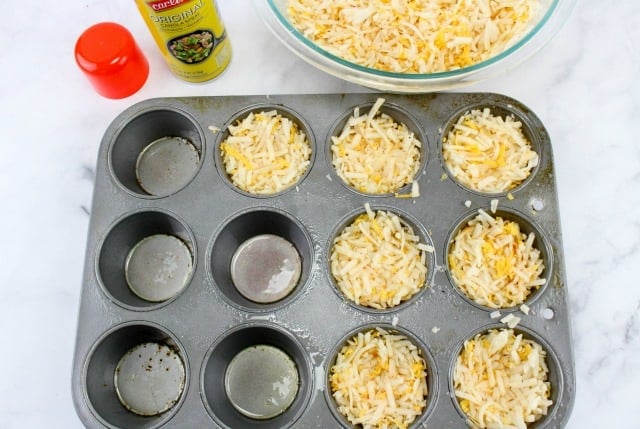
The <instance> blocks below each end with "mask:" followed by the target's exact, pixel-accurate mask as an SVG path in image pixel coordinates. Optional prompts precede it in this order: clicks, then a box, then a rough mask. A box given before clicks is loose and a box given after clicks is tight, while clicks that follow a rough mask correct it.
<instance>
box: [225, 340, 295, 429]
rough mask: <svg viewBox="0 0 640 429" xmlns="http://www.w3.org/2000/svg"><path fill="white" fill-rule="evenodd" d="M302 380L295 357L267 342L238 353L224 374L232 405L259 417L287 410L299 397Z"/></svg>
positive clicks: (251, 415)
mask: <svg viewBox="0 0 640 429" xmlns="http://www.w3.org/2000/svg"><path fill="white" fill-rule="evenodd" d="M299 382H300V381H299V376H298V369H297V368H296V364H295V362H294V361H293V359H291V358H290V357H289V356H288V355H287V354H286V353H285V352H283V351H282V350H280V349H279V348H277V347H273V346H270V345H266V344H258V345H255V346H249V347H247V348H246V349H244V350H242V351H241V352H240V353H238V354H237V355H235V356H234V358H233V359H231V362H229V366H227V371H226V372H225V376H224V387H225V392H226V393H227V398H229V402H230V403H231V405H233V407H234V408H235V409H236V410H238V411H239V412H240V413H241V414H244V415H245V416H247V417H250V418H253V419H258V420H264V419H271V418H273V417H276V416H278V415H280V414H282V413H284V412H285V411H286V410H287V408H289V406H290V405H291V404H292V403H293V401H294V400H295V399H296V396H297V394H298V387H299Z"/></svg>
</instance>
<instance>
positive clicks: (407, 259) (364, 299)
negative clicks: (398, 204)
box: [330, 204, 432, 309]
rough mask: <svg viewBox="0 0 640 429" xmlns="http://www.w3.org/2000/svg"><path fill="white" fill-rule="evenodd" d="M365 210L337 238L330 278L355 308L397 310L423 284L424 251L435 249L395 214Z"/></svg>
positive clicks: (424, 280) (424, 273)
mask: <svg viewBox="0 0 640 429" xmlns="http://www.w3.org/2000/svg"><path fill="white" fill-rule="evenodd" d="M366 208H367V213H365V214H362V215H360V216H358V217H357V218H356V219H355V220H354V221H353V223H351V224H350V225H348V226H347V227H346V228H344V230H343V231H342V232H341V233H340V235H338V237H336V239H335V240H334V242H333V247H332V249H331V259H330V262H331V274H332V275H333V277H334V279H335V280H336V284H337V285H338V288H339V289H340V290H341V291H342V293H344V295H345V296H346V297H347V298H348V299H350V300H352V301H353V302H355V303H356V304H359V305H363V306H367V307H372V308H376V309H384V308H390V307H394V306H396V305H398V304H400V303H401V302H402V301H405V300H407V299H409V298H411V297H412V296H413V295H415V294H416V293H417V292H418V291H419V290H420V289H421V288H422V287H424V286H425V283H426V275H427V265H426V253H425V252H427V251H432V248H431V247H430V246H428V245H426V244H424V243H420V242H419V241H420V237H418V236H417V235H415V234H414V233H413V231H412V229H411V228H410V227H409V226H408V225H404V224H402V223H401V221H400V218H399V217H398V216H396V215H395V214H393V213H390V212H386V211H382V210H379V211H377V212H376V213H374V212H373V211H372V210H371V209H370V208H369V206H368V204H367V206H366Z"/></svg>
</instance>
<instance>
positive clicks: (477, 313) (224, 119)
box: [72, 93, 575, 428]
mask: <svg viewBox="0 0 640 429" xmlns="http://www.w3.org/2000/svg"><path fill="white" fill-rule="evenodd" d="M380 96H381V97H384V98H385V99H386V102H385V109H389V112H391V113H392V112H393V111H394V110H396V111H399V112H401V115H403V117H404V119H406V120H410V121H411V122H412V125H411V126H412V127H414V128H417V129H415V130H414V132H416V134H418V136H419V138H421V139H422V141H423V143H424V148H423V151H422V160H421V162H422V167H421V169H420V171H419V176H418V178H417V180H418V183H419V186H420V197H418V198H413V199H412V198H402V199H401V198H396V197H394V196H392V195H386V196H369V195H365V194H362V193H359V192H355V191H353V190H351V189H349V188H348V187H347V186H346V185H344V184H343V183H342V181H341V180H340V178H339V177H338V176H337V175H336V173H335V171H334V169H333V167H332V166H331V161H330V159H327V157H328V156H330V152H329V151H328V150H327V145H328V144H329V143H328V141H329V138H330V135H331V134H332V132H333V130H334V129H335V128H336V127H338V126H340V121H342V120H344V115H345V114H347V113H348V112H351V111H352V110H353V107H354V106H359V105H360V106H363V105H365V106H366V105H371V104H372V103H373V102H374V101H375V100H376V98H378V97H380ZM478 107H489V108H491V109H492V112H494V113H501V114H513V115H515V116H516V118H518V119H519V120H521V121H522V122H523V126H524V130H525V133H526V134H527V135H528V137H529V138H530V140H531V141H532V145H533V148H534V149H535V150H536V151H537V152H538V154H539V155H540V163H539V165H538V167H537V168H536V169H535V170H534V171H533V173H532V175H531V177H530V178H529V179H527V180H526V181H525V183H523V184H522V185H520V186H518V187H517V188H516V189H514V190H512V191H511V192H510V195H507V193H503V194H497V195H486V194H481V193H478V192H473V191H469V190H467V189H465V188H464V187H463V186H461V185H459V184H457V183H456V182H455V180H453V179H452V177H450V176H449V174H448V172H447V170H446V168H445V167H444V163H443V159H442V155H441V140H442V135H443V134H444V133H446V132H447V128H448V127H449V126H450V124H451V123H452V122H453V121H454V120H455V119H456V118H457V117H458V116H459V115H460V114H462V113H464V112H466V111H468V110H470V109H472V108H478ZM274 108H275V109H282V110H283V115H285V116H288V117H292V118H294V119H295V118H300V119H299V121H300V123H301V125H302V128H304V129H307V130H308V133H309V138H310V142H311V146H312V149H313V156H312V161H313V163H312V165H311V167H310V170H309V171H308V173H307V174H306V175H304V176H303V178H302V179H301V180H300V182H298V183H297V184H296V185H295V186H294V187H292V188H290V189H289V190H287V191H285V192H281V193H279V194H277V195H275V196H271V197H264V196H260V197H257V196H251V195H248V194H247V193H245V192H241V191H239V190H237V189H235V188H234V187H233V185H232V184H231V182H230V181H229V180H228V179H227V178H226V177H225V173H224V170H223V169H222V168H221V166H220V165H219V162H220V157H219V155H218V151H219V145H220V142H221V139H222V137H223V136H224V134H225V128H226V125H227V124H228V123H229V121H231V119H232V118H234V117H236V115H237V114H238V113H239V112H248V111H255V110H256V109H263V110H266V109H274ZM361 111H362V110H361ZM399 120H403V119H399ZM210 126H213V127H217V128H219V131H217V130H216V129H215V128H214V129H213V131H212V130H211V129H210ZM167 136H172V137H183V138H186V139H188V140H189V141H190V142H191V143H192V144H193V146H194V147H195V148H196V149H197V150H198V152H199V155H200V161H199V163H200V164H199V167H198V169H197V172H196V174H195V175H194V177H193V179H192V180H191V181H189V182H188V184H187V185H186V186H185V187H184V188H182V189H180V190H179V191H177V192H175V193H173V194H171V195H168V196H164V197H155V196H151V195H148V194H146V193H145V192H144V190H143V189H142V188H141V187H140V185H139V184H138V183H137V182H136V175H135V166H136V159H137V157H138V154H139V153H140V152H141V151H142V150H143V149H144V148H145V147H146V146H147V145H148V144H149V143H151V142H153V141H155V140H157V139H160V138H163V137H167ZM554 180H555V174H554V170H553V155H552V149H551V140H550V137H549V135H548V133H547V131H546V129H545V127H544V125H543V124H542V123H541V122H540V120H539V119H538V117H537V116H536V115H535V114H534V113H533V112H532V111H531V110H530V109H528V108H527V107H526V106H524V105H522V104H521V103H519V102H518V101H516V100H514V99H511V98H508V97H505V96H502V95H498V94H490V93H450V94H449V93H443V94H428V95H392V94H329V95H271V96H265V95H259V96H225V97H196V98H161V99H151V100H147V101H143V102H141V103H138V104H136V105H134V106H131V107H130V108H128V109H127V110H125V111H124V112H122V113H121V114H120V115H119V116H118V117H117V118H116V119H115V120H114V121H113V123H112V124H111V125H110V126H109V128H108V129H107V131H106V133H105V134H104V137H103V140H102V145H101V147H100V151H99V155H98V161H97V171H96V182H95V190H94V199H93V207H92V211H91V220H90V226H89V233H88V240H87V251H86V261H85V269H84V277H83V287H82V297H81V304H80V313H79V322H78V332H77V341H76V350H75V359H74V368H73V379H72V389H73V397H74V402H75V406H76V410H77V412H78V415H79V416H80V419H81V420H82V422H83V423H84V424H85V425H86V426H87V427H127V428H156V427H160V426H166V427H199V428H204V427H228V428H239V427H253V426H255V427H262V428H282V427H296V428H327V427H340V426H342V425H343V424H344V419H341V418H340V416H339V413H337V411H336V409H335V405H334V404H333V401H332V398H331V395H330V392H328V391H327V388H328V387H327V373H328V368H329V367H330V365H331V361H332V359H334V358H335V353H336V352H337V350H338V349H339V347H340V344H341V343H342V342H343V341H345V340H346V339H347V338H348V336H350V334H353V333H355V332H358V331H359V330H362V329H367V328H370V327H373V326H384V327H386V328H388V329H396V330H398V331H400V332H402V333H405V334H406V335H408V336H409V337H410V338H412V339H413V340H414V341H415V342H416V344H417V345H418V347H420V348H421V349H423V350H424V353H423V354H424V355H425V356H424V357H425V360H426V362H427V364H428V366H429V368H428V384H429V390H430V393H429V397H428V400H427V407H426V409H425V415H423V416H421V417H420V418H418V419H417V420H416V422H415V423H414V425H413V427H432V428H445V427H446V428H458V427H466V426H467V423H466V421H465V418H464V417H463V416H462V415H461V411H460V410H459V408H458V406H457V401H456V399H455V397H454V395H453V392H452V381H451V373H452V368H453V365H454V362H455V359H456V356H457V353H458V352H459V350H460V347H461V344H462V343H463V342H464V341H465V340H466V339H468V338H471V337H472V336H473V335H475V334H476V333H478V332H483V331H486V330H487V329H490V328H492V327H499V326H505V325H504V324H501V323H500V322H499V320H498V319H492V318H491V317H490V314H491V311H493V310H492V309H486V308H483V307H481V306H478V305H474V303H472V302H470V301H469V300H468V299H465V297H463V296H462V295H461V293H459V292H458V291H457V289H456V287H455V286H454V285H453V284H452V283H451V280H450V278H449V275H448V272H447V263H446V259H447V258H446V252H447V248H448V246H449V240H450V237H451V234H453V233H454V232H455V230H456V228H458V227H459V225H460V222H462V221H463V220H464V219H468V218H469V217H470V216H472V215H473V214H474V213H475V212H477V209H479V208H482V209H485V210H487V211H489V207H490V205H491V200H493V199H498V200H499V205H498V214H499V215H504V216H505V218H508V219H516V220H522V221H523V222H522V223H523V224H525V225H526V229H525V230H526V231H529V230H535V231H536V233H537V237H538V238H537V245H538V247H539V248H541V249H542V253H543V255H544V257H545V260H546V262H547V263H548V266H547V268H546V270H545V276H546V277H547V278H548V282H547V284H546V285H545V286H543V287H542V288H541V290H540V291H539V292H538V293H536V294H534V295H533V297H532V298H531V299H530V300H529V301H528V305H529V307H530V308H531V311H530V313H529V314H528V315H525V314H523V313H522V312H521V311H520V310H519V309H518V308H512V309H507V310H502V311H501V313H502V315H506V314H508V313H513V314H514V315H516V316H518V317H521V318H522V320H521V322H520V324H519V325H518V326H517V327H516V330H517V331H519V332H522V333H523V334H524V335H525V336H526V337H529V338H533V339H535V340H537V341H539V342H540V343H541V344H542V345H543V347H544V348H545V349H546V350H547V355H548V363H549V367H550V372H549V379H550V382H551V384H552V398H553V400H554V402H555V404H554V405H553V407H552V408H551V410H550V412H549V415H548V416H547V417H545V418H543V419H542V420H541V421H540V422H538V423H536V424H532V425H530V427H536V428H542V427H544V428H558V427H562V426H564V425H565V423H566V422H567V420H568V418H569V415H570V412H571V408H572V405H573V400H574V396H575V372H574V360H573V352H572V346H571V336H570V322H569V315H568V312H567V308H568V306H567V301H568V299H567V284H566V275H565V268H564V260H563V259H564V258H563V253H562V252H563V251H562V234H561V230H560V218H559V206H558V199H557V191H556V185H555V181H554ZM403 192H404V193H408V192H409V189H408V188H407V189H403V190H401V193H403ZM365 203H369V204H370V205H371V207H372V208H373V209H376V208H384V209H388V210H392V211H393V212H395V213H396V214H398V215H400V217H401V218H402V219H403V220H405V221H406V222H407V223H408V224H410V225H412V227H414V230H415V229H416V228H417V231H416V232H417V233H418V234H419V235H421V236H422V237H423V238H424V240H425V241H426V242H427V243H430V244H432V245H433V246H434V248H435V251H434V253H433V254H430V255H429V258H428V263H429V267H428V269H429V273H428V282H429V287H428V288H426V289H424V290H423V291H421V292H420V293H419V294H417V295H416V296H415V297H414V298H412V299H411V300H409V301H408V302H407V303H405V304H403V305H400V306H398V307H397V308H395V309H390V310H389V309H387V310H385V311H375V310H372V309H367V308H362V307H358V306H355V305H352V304H350V303H347V302H345V299H344V298H343V297H342V295H341V294H340V292H338V291H337V290H336V289H335V286H334V282H333V281H332V280H331V275H330V273H329V272H328V254H329V253H330V248H331V243H332V240H333V237H334V236H335V234H337V233H338V232H339V230H340V227H341V226H344V225H345V224H346V223H347V222H349V220H350V219H352V218H353V217H354V216H357V215H358V214H359V213H362V212H363V211H364V205H365ZM154 234H167V235H172V236H175V237H178V238H179V239H180V240H182V241H183V242H184V244H186V246H187V247H188V248H189V250H190V252H191V254H192V258H193V272H192V273H191V276H190V277H189V280H188V284H187V285H186V286H185V287H184V288H183V289H182V290H180V291H179V292H178V293H177V294H176V295H175V296H173V297H171V298H169V299H167V300H165V301H162V302H148V301H145V300H143V299H141V298H140V297H138V296H136V295H135V294H134V293H132V292H131V290H130V289H129V288H128V287H127V284H126V280H125V273H124V266H125V259H126V257H127V254H128V252H129V251H130V250H131V249H132V248H133V246H135V245H136V243H138V242H139V241H140V240H142V239H144V238H145V237H147V236H150V235H154ZM260 234H275V235H278V236H280V237H283V238H285V239H287V240H288V241H289V242H291V243H292V244H293V245H294V246H295V247H296V249H297V251H298V253H299V255H300V260H301V270H300V271H301V273H300V280H299V283H298V285H297V287H296V288H295V290H294V291H293V292H292V293H291V294H290V295H288V296H287V297H286V298H284V299H282V300H280V301H277V302H271V303H265V304H260V303H256V302H252V301H250V300H248V299H246V298H245V297H244V296H242V295H241V294H240V293H238V291H237V290H235V288H234V287H233V283H232V281H231V275H230V265H231V258H232V256H233V254H234V252H235V250H236V249H237V247H238V246H240V245H241V244H242V243H243V242H245V241H246V240H247V239H250V238H251V237H254V236H257V235H260ZM149 342H156V343H161V344H164V345H167V346H169V347H171V350H173V351H174V352H175V353H177V354H178V356H180V358H181V359H182V362H183V364H184V370H185V373H186V380H185V383H184V389H183V392H182V395H181V396H180V398H179V399H178V400H177V402H176V403H175V405H173V407H172V408H171V409H169V410H168V411H166V412H164V413H162V414H160V415H157V416H150V417H149V416H141V415H137V414H134V413H132V412H130V411H128V410H127V409H126V408H125V407H124V406H123V405H122V404H121V403H120V402H119V400H118V397H117V394H116V391H115V388H114V385H113V376H114V371H115V369H116V365H117V364H118V362H119V360H120V359H121V358H122V356H123V355H125V354H126V353H127V351H129V350H131V349H132V348H133V347H135V346H136V345H138V344H142V343H149ZM261 344H266V345H271V346H275V347H277V348H279V349H280V350H283V351H284V352H286V353H287V355H288V356H289V357H290V358H291V359H292V361H293V362H294V363H295V365H296V367H297V370H298V374H299V389H298V393H297V395H296V398H295V400H293V403H292V404H291V405H290V406H289V407H288V408H287V409H286V410H285V411H284V412H283V413H282V414H280V415H278V416H276V417H273V418H271V419H264V420H253V419H250V418H248V417H246V416H244V415H242V414H241V413H239V412H238V411H237V410H236V409H235V408H234V407H233V406H232V404H231V403H230V402H229V399H228V398H227V396H226V393H225V386H224V379H225V370H226V368H227V365H228V364H229V362H231V360H232V359H233V358H234V356H236V355H237V354H238V353H239V352H240V351H241V350H244V349H246V348H247V347H250V346H255V345H261Z"/></svg>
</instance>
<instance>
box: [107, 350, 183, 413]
mask: <svg viewBox="0 0 640 429" xmlns="http://www.w3.org/2000/svg"><path fill="white" fill-rule="evenodd" d="M184 382H185V372H184V364H183V363H182V359H180V356H179V354H178V353H176V352H175V351H174V349H172V348H171V347H169V346H167V345H165V344H161V343H156V342H150V343H142V344H138V345H136V346H134V347H133V348H131V349H129V351H127V352H126V353H125V354H124V356H122V358H121V359H120V361H119V362H118V365H117V366H116V371H115V375H114V378H113V384H114V386H115V389H116V393H117V394H118V399H120V402H121V403H122V405H124V406H125V408H126V409H128V410H129V411H131V412H132V413H135V414H139V415H141V416H155V415H158V414H162V413H164V412H165V411H167V410H168V409H170V408H171V407H172V406H173V405H174V404H175V403H176V402H177V401H178V399H180V395H181V394H182V390H183V389H184Z"/></svg>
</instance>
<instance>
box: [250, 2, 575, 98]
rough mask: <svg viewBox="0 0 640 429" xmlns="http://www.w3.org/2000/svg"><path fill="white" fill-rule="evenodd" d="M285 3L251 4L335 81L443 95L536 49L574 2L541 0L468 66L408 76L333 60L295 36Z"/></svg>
mask: <svg viewBox="0 0 640 429" xmlns="http://www.w3.org/2000/svg"><path fill="white" fill-rule="evenodd" d="M287 3H288V2H287V0H255V5H256V8H257V9H258V12H259V13H260V15H261V16H262V19H263V20H264V22H265V23H266V25H267V27H268V28H269V29H270V30H271V31H272V32H273V33H274V34H275V36H276V37H277V38H278V39H279V40H280V41H281V42H282V43H283V44H284V45H285V46H286V47H287V48H289V49H290V50H292V51H293V52H294V53H295V54H297V55H298V56H300V57H301V58H302V59H303V60H305V61H306V62H308V63H309V64H311V65H313V66H315V67H316V68H318V69H320V70H322V71H324V72H326V73H329V74H331V75H333V76H336V77H338V78H340V79H343V80H346V81H349V82H353V83H357V84H360V85H363V86H366V87H369V88H374V89H377V90H381V91H388V92H400V93H424V92H433V91H442V90H446V89H452V88H456V87H460V86H464V85H470V84H473V83H477V82H479V81H482V80H485V79H488V78H491V77H495V76H496V75H498V74H500V73H503V72H505V71H507V70H509V69H511V68H513V67H515V66H516V65H518V64H520V63H522V62H523V61H525V60H526V59H527V58H528V57H530V56H531V55H533V54H534V53H535V52H537V51H538V50H540V49H541V48H542V47H543V46H545V44H546V43H547V42H549V41H550V40H551V39H552V38H553V36H554V35H555V34H556V33H557V32H558V30H559V29H560V28H561V27H562V25H563V24H564V22H565V21H566V19H567V17H568V16H569V15H570V13H571V10H572V9H573V5H574V3H575V0H541V3H542V7H541V10H540V13H539V16H538V17H537V18H536V19H535V20H534V22H533V23H532V24H531V27H530V29H529V31H528V32H527V33H526V34H525V35H524V36H523V37H522V39H520V40H519V41H517V42H516V43H515V44H513V45H512V46H511V47H509V48H508V49H507V50H505V51H504V52H502V53H501V54H498V55H496V56H494V57H492V58H490V59H488V60H486V61H483V62H481V63H477V64H474V65H471V66H469V67H465V68H461V69H457V70H452V71H446V72H438V73H427V74H418V73H415V74H409V73H394V72H388V71H381V70H376V69H372V68H368V67H363V66H361V65H358V64H355V63H352V62H349V61H346V60H344V59H342V58H340V57H337V56H335V55H333V54H330V53H329V52H327V51H325V50H324V49H322V48H320V47H319V46H317V45H316V44H315V43H313V42H311V41H310V40H308V39H307V38H306V37H304V36H303V35H302V34H301V33H300V32H298V31H297V30H296V29H295V28H294V27H293V25H292V24H291V23H290V22H289V20H288V15H287Z"/></svg>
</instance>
